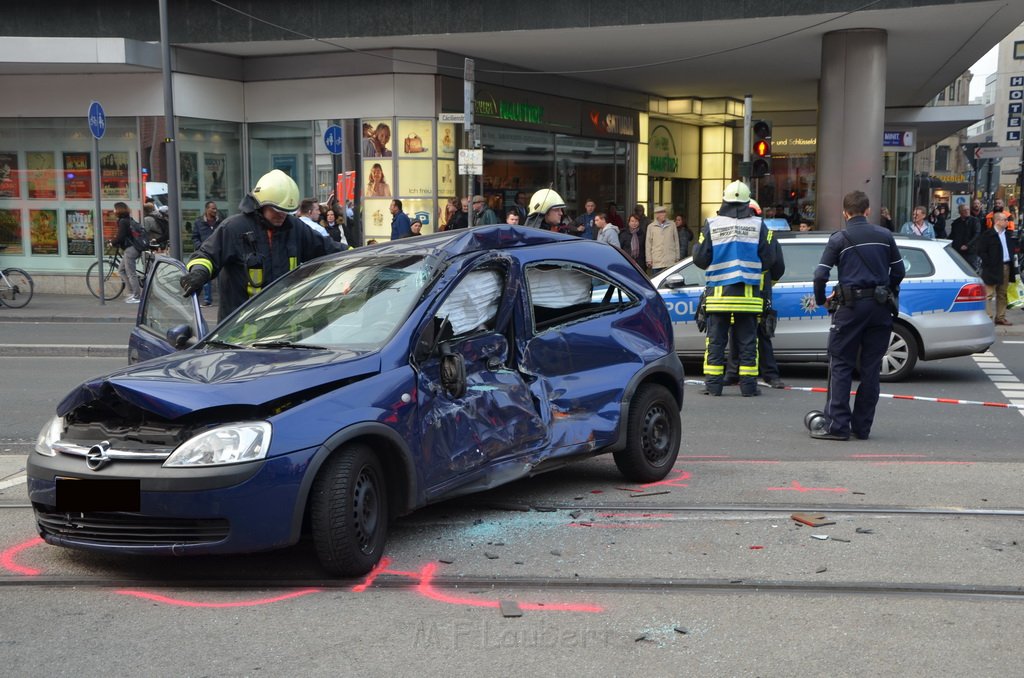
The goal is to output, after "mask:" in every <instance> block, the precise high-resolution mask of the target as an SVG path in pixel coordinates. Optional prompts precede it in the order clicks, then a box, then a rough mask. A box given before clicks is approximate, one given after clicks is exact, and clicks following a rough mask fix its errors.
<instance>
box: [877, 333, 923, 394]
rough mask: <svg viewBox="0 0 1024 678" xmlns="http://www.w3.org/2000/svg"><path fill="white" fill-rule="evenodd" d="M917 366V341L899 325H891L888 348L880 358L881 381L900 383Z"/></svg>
mask: <svg viewBox="0 0 1024 678" xmlns="http://www.w3.org/2000/svg"><path fill="white" fill-rule="evenodd" d="M915 365H917V340H916V339H915V338H914V335H913V333H912V332H911V331H910V330H909V329H907V328H906V327H905V326H904V325H902V324H900V323H893V326H892V334H890V335H889V347H888V348H887V349H886V350H885V355H884V356H882V374H881V377H880V378H881V380H882V381H902V380H903V379H906V378H907V377H908V376H910V372H911V371H912V370H913V369H914V366H915Z"/></svg>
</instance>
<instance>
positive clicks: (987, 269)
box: [975, 212, 1017, 325]
mask: <svg viewBox="0 0 1024 678" xmlns="http://www.w3.org/2000/svg"><path fill="white" fill-rule="evenodd" d="M1007 223H1008V220H1007V217H1006V214H1005V213H1003V212H995V213H994V214H993V215H992V228H988V229H985V230H984V231H982V232H981V235H979V236H978V238H977V240H976V241H975V245H976V247H975V251H976V253H977V255H978V257H979V258H980V259H981V280H982V282H984V283H985V291H986V292H987V293H988V294H987V296H988V303H987V304H986V310H987V311H988V315H989V317H990V318H992V320H993V321H995V324H996V325H1012V324H1013V323H1012V322H1010V321H1009V320H1007V319H1006V290H1007V288H1008V287H1009V285H1010V284H1011V283H1016V282H1017V271H1016V268H1017V267H1016V266H1015V265H1014V259H1013V255H1014V250H1015V249H1016V242H1015V241H1014V239H1013V237H1012V234H1011V233H1009V232H1007V230H1006V227H1007Z"/></svg>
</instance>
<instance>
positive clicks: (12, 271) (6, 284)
mask: <svg viewBox="0 0 1024 678" xmlns="http://www.w3.org/2000/svg"><path fill="white" fill-rule="evenodd" d="M5 249H7V245H0V252H2V251H3V250H5ZM34 291H35V283H34V282H32V276H30V275H29V274H28V273H26V272H25V271H23V270H21V269H20V268H5V269H0V306H7V307H10V308H22V307H23V306H26V305H28V302H30V301H32V293H33V292H34Z"/></svg>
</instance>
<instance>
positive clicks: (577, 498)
mask: <svg viewBox="0 0 1024 678" xmlns="http://www.w3.org/2000/svg"><path fill="white" fill-rule="evenodd" d="M573 499H575V500H576V501H579V500H580V499H583V497H573Z"/></svg>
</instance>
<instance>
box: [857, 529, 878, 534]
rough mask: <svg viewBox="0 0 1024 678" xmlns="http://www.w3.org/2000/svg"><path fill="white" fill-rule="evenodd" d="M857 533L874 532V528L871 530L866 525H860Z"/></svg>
mask: <svg viewBox="0 0 1024 678" xmlns="http://www.w3.org/2000/svg"><path fill="white" fill-rule="evenodd" d="M855 531H856V532H857V534H874V533H875V531H874V530H869V529H868V528H866V527H858V528H857V529H856V530H855Z"/></svg>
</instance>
